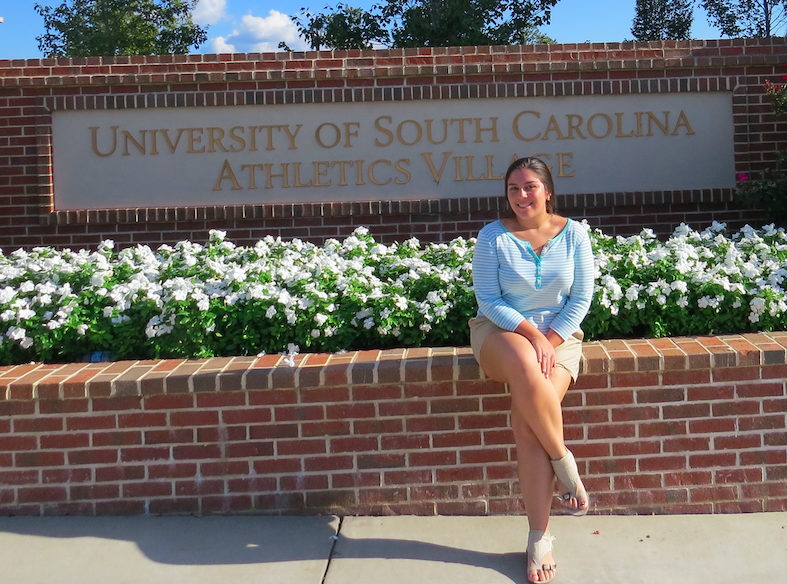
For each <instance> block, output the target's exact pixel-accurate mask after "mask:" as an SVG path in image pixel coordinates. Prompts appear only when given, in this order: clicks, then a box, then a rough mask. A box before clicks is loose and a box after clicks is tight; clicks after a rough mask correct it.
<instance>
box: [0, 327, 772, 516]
mask: <svg viewBox="0 0 787 584" xmlns="http://www.w3.org/2000/svg"><path fill="white" fill-rule="evenodd" d="M582 367H583V371H584V372H583V374H582V375H581V377H580V379H579V381H578V383H577V385H576V386H575V387H573V388H572V389H570V390H569V393H568V395H567V397H566V399H565V402H564V410H565V423H566V426H565V432H566V437H567V440H568V444H569V447H570V448H572V450H573V451H574V453H575V454H576V456H577V458H578V460H579V464H580V469H581V471H582V474H583V476H584V478H585V484H586V486H587V487H588V489H589V490H590V491H591V493H592V496H593V508H594V512H595V513H602V514H607V513H733V512H752V511H784V510H787V448H785V446H787V427H786V424H785V422H786V418H787V393H786V392H785V378H786V377H787V333H771V334H767V335H766V334H747V335H742V336H725V337H704V338H676V339H652V340H629V341H602V342H591V343H585V346H584V357H583V363H582ZM509 404H510V400H509V396H508V395H507V393H506V389H505V387H504V386H502V385H501V384H498V383H495V382H491V381H489V380H486V379H484V378H483V376H482V374H481V373H480V371H479V368H478V366H477V364H476V363H475V360H474V359H473V357H472V354H471V353H470V351H469V349H467V348H444V349H437V348H435V349H409V350H405V349H399V350H386V351H365V352H357V353H345V354H334V355H328V354H310V355H299V356H298V357H297V358H296V362H295V365H294V366H290V365H288V364H286V363H285V362H284V358H283V357H280V356H264V357H261V358H255V357H242V358H222V359H208V360H202V361H155V362H117V363H94V364H87V363H75V364H68V365H42V364H29V365H20V366H15V367H4V368H0V514H32V515H39V514H43V515H56V514H78V515H102V514H173V513H197V514H216V513H221V514H228V513H263V514H276V513H285V514H292V513H326V512H330V513H339V514H356V513H357V514H389V513H393V514H420V515H433V514H444V515H446V514H505V513H518V512H521V511H522V509H521V507H520V502H519V497H518V494H517V493H518V490H517V489H518V487H517V481H516V474H515V465H514V462H513V461H514V460H515V457H514V449H513V445H512V436H511V433H510V430H509V414H508V410H509Z"/></svg>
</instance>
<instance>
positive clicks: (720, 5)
mask: <svg viewBox="0 0 787 584" xmlns="http://www.w3.org/2000/svg"><path fill="white" fill-rule="evenodd" d="M700 3H701V4H702V7H703V8H704V9H705V11H706V12H707V13H708V20H709V22H710V23H711V24H712V25H714V26H717V27H718V28H719V30H721V33H722V34H723V35H725V36H728V37H760V38H767V37H771V36H778V35H777V33H778V31H779V30H780V29H781V33H782V34H784V32H785V30H784V26H785V24H786V23H787V15H786V14H785V8H787V0H701V2H700Z"/></svg>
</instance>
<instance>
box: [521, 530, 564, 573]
mask: <svg viewBox="0 0 787 584" xmlns="http://www.w3.org/2000/svg"><path fill="white" fill-rule="evenodd" d="M554 539H555V538H554V537H553V536H551V535H549V534H548V533H546V532H544V531H537V530H531V531H530V533H529V534H528V536H527V581H528V582H532V583H533V584H544V583H546V582H550V581H551V580H552V579H553V578H554V577H555V575H556V570H557V564H556V563H555V561H554V559H553V557H552V541H553V540H554Z"/></svg>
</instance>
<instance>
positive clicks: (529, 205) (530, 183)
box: [506, 169, 552, 220]
mask: <svg viewBox="0 0 787 584" xmlns="http://www.w3.org/2000/svg"><path fill="white" fill-rule="evenodd" d="M506 193H507V195H508V203H509V204H510V205H511V209H512V210H513V211H514V215H516V216H517V218H519V219H525V220H527V219H534V218H541V217H543V216H545V215H546V214H547V201H548V200H549V199H550V198H551V197H552V193H549V192H547V190H546V187H544V183H542V182H541V179H540V178H538V175H537V174H536V173H535V172H533V171H532V170H530V169H517V170H515V171H514V172H512V173H511V176H509V177H508V184H507V185H506Z"/></svg>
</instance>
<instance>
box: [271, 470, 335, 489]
mask: <svg viewBox="0 0 787 584" xmlns="http://www.w3.org/2000/svg"><path fill="white" fill-rule="evenodd" d="M279 484H280V485H281V489H282V490H285V491H313V490H318V489H327V488H328V477H327V476H326V475H304V474H301V475H297V476H283V477H280V478H279Z"/></svg>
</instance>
